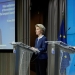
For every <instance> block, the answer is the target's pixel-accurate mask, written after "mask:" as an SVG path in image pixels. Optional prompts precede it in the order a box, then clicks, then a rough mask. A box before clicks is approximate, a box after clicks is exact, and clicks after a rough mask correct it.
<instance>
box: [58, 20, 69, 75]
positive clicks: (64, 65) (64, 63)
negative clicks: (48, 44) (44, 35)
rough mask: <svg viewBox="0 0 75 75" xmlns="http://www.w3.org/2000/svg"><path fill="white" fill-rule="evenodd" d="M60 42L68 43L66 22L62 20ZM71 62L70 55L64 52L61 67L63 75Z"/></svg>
mask: <svg viewBox="0 0 75 75" xmlns="http://www.w3.org/2000/svg"><path fill="white" fill-rule="evenodd" d="M58 41H62V42H64V43H67V39H66V32H65V23H64V20H62V23H61V27H60V31H59V36H58ZM69 61H70V55H69V53H67V52H63V55H62V61H61V66H60V73H61V75H62V74H63V73H64V71H65V70H66V68H67V67H68V66H69Z"/></svg>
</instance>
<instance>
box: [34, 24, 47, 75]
mask: <svg viewBox="0 0 75 75" xmlns="http://www.w3.org/2000/svg"><path fill="white" fill-rule="evenodd" d="M35 28H36V35H37V36H38V38H36V40H35V48H34V47H33V49H34V50H35V49H38V50H39V51H40V53H38V54H37V59H36V74H37V75H46V68H47V43H45V41H47V38H46V37H45V36H44V35H43V34H44V32H45V27H44V26H43V25H42V24H36V25H35Z"/></svg>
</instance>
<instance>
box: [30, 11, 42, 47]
mask: <svg viewBox="0 0 75 75" xmlns="http://www.w3.org/2000/svg"><path fill="white" fill-rule="evenodd" d="M30 23H31V24H30V46H34V43H35V39H36V37H37V36H36V34H35V25H36V24H39V23H43V13H38V12H36V13H34V14H33V15H31V21H30Z"/></svg>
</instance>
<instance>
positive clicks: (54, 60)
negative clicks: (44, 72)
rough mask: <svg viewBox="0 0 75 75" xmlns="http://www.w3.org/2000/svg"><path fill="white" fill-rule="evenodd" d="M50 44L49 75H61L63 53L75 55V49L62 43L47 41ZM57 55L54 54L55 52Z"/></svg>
mask: <svg viewBox="0 0 75 75" xmlns="http://www.w3.org/2000/svg"><path fill="white" fill-rule="evenodd" d="M46 43H48V44H49V50H48V75H61V73H60V63H61V53H60V52H61V51H62V52H64V51H65V52H68V53H69V54H71V53H75V48H73V47H72V46H69V45H67V44H65V43H63V42H61V41H46ZM53 51H54V52H55V53H54V52H53Z"/></svg>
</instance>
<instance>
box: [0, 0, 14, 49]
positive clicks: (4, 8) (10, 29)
mask: <svg viewBox="0 0 75 75" xmlns="http://www.w3.org/2000/svg"><path fill="white" fill-rule="evenodd" d="M4 1H5V2H4ZM13 41H15V1H13V0H2V1H1V0H0V49H12V48H13V46H12V45H11V44H10V43H11V42H13Z"/></svg>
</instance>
